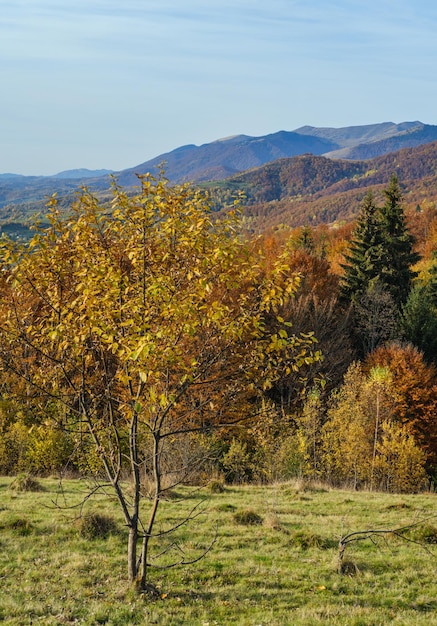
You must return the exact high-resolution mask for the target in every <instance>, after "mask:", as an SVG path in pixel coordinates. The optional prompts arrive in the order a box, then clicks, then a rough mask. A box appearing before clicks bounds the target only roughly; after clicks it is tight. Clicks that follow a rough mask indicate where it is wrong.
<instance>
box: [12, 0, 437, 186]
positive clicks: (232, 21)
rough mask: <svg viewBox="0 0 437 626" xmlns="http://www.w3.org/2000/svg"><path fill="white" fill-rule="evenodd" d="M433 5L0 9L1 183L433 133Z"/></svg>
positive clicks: (33, 3)
mask: <svg viewBox="0 0 437 626" xmlns="http://www.w3.org/2000/svg"><path fill="white" fill-rule="evenodd" d="M436 73H437V2H435V0H268V1H266V0H122V1H120V0H117V2H115V1H114V0H105V1H103V0H74V1H73V0H62V2H60V0H0V80H1V97H0V120H1V122H0V124H1V135H0V136H1V150H0V173H5V172H15V173H19V174H35V175H39V174H44V175H49V174H55V173H57V172H59V171H62V170H66V169H72V168H78V167H87V168H89V169H98V168H108V169H114V170H120V169H124V168H127V167H132V166H134V165H138V164H139V163H142V162H144V161H146V160H148V159H150V158H153V157H155V156H158V155H160V154H162V153H165V152H168V151H170V150H172V149H174V148H177V147H179V146H181V145H185V144H189V143H194V144H197V145H199V144H202V143H207V142H210V141H214V140H215V139H218V138H221V137H226V136H229V135H234V134H240V133H242V134H246V135H254V136H257V135H264V134H268V133H273V132H276V131H278V130H294V129H296V128H298V127H299V126H303V125H305V124H310V125H312V126H336V127H338V126H351V125H360V124H373V123H377V122H384V121H393V122H403V121H413V120H421V121H423V122H426V123H428V124H437V76H436Z"/></svg>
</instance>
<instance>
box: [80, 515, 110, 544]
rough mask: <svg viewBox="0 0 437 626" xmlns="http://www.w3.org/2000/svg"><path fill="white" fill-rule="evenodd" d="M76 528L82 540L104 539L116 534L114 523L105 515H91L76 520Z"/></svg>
mask: <svg viewBox="0 0 437 626" xmlns="http://www.w3.org/2000/svg"><path fill="white" fill-rule="evenodd" d="M75 525H76V528H77V530H78V532H79V535H80V536H81V537H83V538H84V539H106V538H107V537H108V536H109V535H114V534H117V533H118V526H117V524H116V522H115V521H114V520H113V519H112V518H111V517H108V516H107V515H100V514H99V513H91V514H89V515H84V516H83V517H79V518H78V519H77V520H76V523H75Z"/></svg>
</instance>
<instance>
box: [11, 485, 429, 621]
mask: <svg viewBox="0 0 437 626" xmlns="http://www.w3.org/2000/svg"><path fill="white" fill-rule="evenodd" d="M39 482H40V484H41V485H42V486H43V489H44V490H42V491H37V492H31V491H18V490H15V489H13V488H11V483H12V479H11V478H0V554H1V558H0V623H2V624H5V625H6V624H7V625H16V626H27V625H30V624H32V625H34V624H42V625H44V626H51V625H62V624H86V625H88V626H91V625H93V626H94V625H98V624H107V625H108V626H116V625H117V626H128V625H131V624H159V625H163V626H164V625H165V626H173V625H175V626H176V625H189V626H197V625H198V626H216V625H222V626H224V625H225V626H226V625H228V624H229V625H230V624H237V625H247V626H249V625H250V626H261V625H263V626H267V625H269V626H284V625H287V624H290V625H293V626H299V625H302V626H311V625H312V624H336V625H355V626H358V625H363V626H364V625H365V626H372V625H373V626H376V625H386V624H392V625H396V624H399V625H402V626H408V625H410V624H411V625H413V624H414V625H421V624H423V625H425V624H426V625H427V626H430V625H431V624H437V543H436V542H437V518H436V517H434V518H433V517H432V516H433V515H436V514H437V509H436V504H437V495H435V494H418V495H387V494H380V493H367V492H349V491H341V490H330V489H327V488H323V487H322V486H313V487H311V486H306V487H305V486H304V485H303V483H300V482H295V483H292V482H290V483H286V484H278V485H273V486H262V487H261V486H247V487H246V486H242V487H225V489H224V491H223V492H220V493H214V492H213V490H211V489H208V488H205V489H202V490H193V489H192V488H191V489H189V488H187V487H184V488H182V487H181V488H178V489H177V492H176V493H173V494H172V497H171V498H170V499H168V500H167V501H165V502H164V503H163V506H162V509H161V511H160V517H159V521H158V525H157V530H158V529H159V530H166V529H167V528H168V527H169V526H170V525H174V524H177V523H178V521H180V520H182V519H183V518H184V516H185V515H186V514H187V513H188V512H189V511H192V510H193V509H195V511H196V515H197V517H195V519H193V520H192V521H191V523H190V524H189V525H188V526H182V527H181V528H179V530H178V532H177V542H176V543H175V544H174V545H173V544H172V545H171V542H172V541H174V540H175V537H172V538H171V537H170V536H166V537H165V541H166V542H167V544H168V545H167V548H168V550H167V551H166V552H165V553H164V554H163V556H162V561H163V562H164V563H165V561H166V559H167V560H170V559H171V558H175V559H176V560H177V559H181V558H184V559H185V560H188V559H190V558H196V557H197V556H199V555H200V554H201V553H202V551H204V550H205V549H207V548H208V546H209V544H210V543H211V541H213V540H214V538H215V539H216V540H215V543H214V545H213V546H212V549H211V550H210V551H209V552H208V554H207V555H206V557H205V558H204V559H202V560H201V561H199V562H197V563H195V564H194V565H191V566H182V567H176V568H171V569H156V570H155V569H154V570H153V571H152V573H151V578H150V582H153V583H154V585H156V587H157V588H158V589H159V595H158V596H157V597H154V598H152V597H150V596H146V595H140V594H138V593H136V592H135V591H134V590H132V589H130V588H129V587H128V585H127V582H126V577H125V573H126V545H127V533H126V529H125V527H124V526H123V521H122V518H121V515H120V511H119V510H118V507H117V503H116V502H115V501H114V500H112V499H111V498H110V497H109V496H104V495H97V496H95V497H93V498H91V499H88V500H87V501H86V502H85V504H84V506H83V508H82V509H81V507H80V506H79V505H80V502H81V501H82V499H83V496H84V495H85V494H86V493H87V489H88V487H89V486H88V485H87V484H86V482H85V481H81V480H65V481H64V482H63V485H62V489H63V490H62V492H60V491H59V482H58V481H57V480H56V479H44V480H40V481H39ZM196 507H197V508H196ZM81 512H82V516H83V517H82V519H78V518H79V516H80V513H81ZM93 512H94V513H98V514H99V515H101V516H104V518H105V519H107V521H108V523H107V525H106V526H105V527H103V526H101V527H100V528H99V529H97V531H96V529H93V527H92V525H90V524H88V525H87V523H86V520H89V517H88V516H90V515H91V513H93ZM422 518H428V521H427V522H426V523H425V524H424V525H419V526H415V527H414V528H412V529H411V530H410V531H409V532H408V534H407V535H406V536H407V537H408V539H409V541H404V540H401V539H400V538H399V537H396V536H393V535H384V536H382V537H380V538H375V541H374V542H372V541H370V540H363V541H358V542H354V543H352V544H350V545H349V546H348V548H347V550H346V554H345V557H344V558H345V561H347V562H348V563H349V566H350V567H349V569H348V573H347V574H343V575H342V574H339V572H338V570H337V565H338V541H339V538H340V537H341V536H342V535H344V534H346V533H347V532H353V531H359V530H366V529H369V528H373V529H387V528H398V527H402V526H405V525H408V524H411V523H414V522H416V521H417V520H418V519H422ZM109 522H111V523H109ZM419 544H423V545H424V546H425V548H426V549H425V548H424V547H423V546H422V545H419ZM165 548H166V546H165V545H161V546H159V547H158V546H157V547H156V549H157V551H158V552H159V551H160V550H165Z"/></svg>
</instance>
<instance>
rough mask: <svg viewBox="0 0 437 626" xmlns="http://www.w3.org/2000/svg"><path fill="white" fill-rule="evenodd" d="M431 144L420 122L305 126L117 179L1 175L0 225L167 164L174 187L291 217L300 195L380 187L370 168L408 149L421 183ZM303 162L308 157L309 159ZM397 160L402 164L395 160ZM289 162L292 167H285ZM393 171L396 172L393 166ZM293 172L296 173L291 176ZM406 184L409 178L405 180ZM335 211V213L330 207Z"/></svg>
mask: <svg viewBox="0 0 437 626" xmlns="http://www.w3.org/2000/svg"><path fill="white" fill-rule="evenodd" d="M433 141H437V126H432V125H429V124H424V123H423V122H420V121H413V122H402V123H400V124H395V123H393V122H383V123H379V124H370V125H364V126H348V127H342V128H317V127H313V126H302V127H301V128H298V129H296V130H295V131H278V132H276V133H272V134H269V135H265V136H261V137H250V136H248V135H235V136H233V137H225V138H223V139H218V140H216V141H213V142H211V143H207V144H204V145H202V146H195V145H186V146H181V147H179V148H177V149H175V150H173V151H171V152H168V153H166V154H162V155H160V156H157V157H155V158H154V159H151V160H149V161H146V162H144V163H142V164H140V165H138V166H136V167H133V168H129V169H126V170H122V171H119V172H109V171H108V170H87V169H76V170H68V171H64V172H59V173H58V174H56V175H54V176H20V175H17V174H10V173H8V174H0V222H2V223H12V222H14V223H15V222H22V221H23V220H24V219H26V217H29V216H30V215H32V214H35V213H38V212H44V211H45V204H46V201H47V198H48V197H49V196H50V195H52V194H53V193H57V195H58V198H59V200H60V203H61V206H69V204H71V202H72V201H73V200H74V199H75V197H76V193H75V192H76V191H77V190H78V189H79V188H80V186H81V185H82V184H85V185H86V186H87V187H88V188H89V189H90V190H91V191H92V192H93V193H97V194H99V195H100V196H101V197H105V198H106V197H108V190H109V187H110V177H109V173H111V174H114V176H115V178H116V180H117V181H118V183H119V184H120V185H123V186H125V187H131V186H134V185H137V184H138V178H137V174H144V173H146V172H151V173H152V174H158V171H159V166H160V165H161V164H164V169H165V175H166V177H167V178H168V179H169V180H170V181H171V182H184V181H190V182H194V183H201V184H206V183H208V184H210V185H214V183H215V182H217V181H222V182H220V185H219V186H220V187H221V189H223V190H226V193H227V194H228V196H229V194H230V193H231V190H232V189H239V188H241V185H242V186H243V188H246V191H247V194H248V199H249V201H250V203H251V204H252V205H253V206H255V204H257V203H260V206H261V205H263V206H265V204H266V203H269V202H271V201H275V202H280V203H282V204H283V205H284V211H287V210H288V209H286V208H285V206H286V205H287V203H288V204H289V203H290V200H289V198H293V202H300V200H299V196H302V197H303V198H305V199H306V200H305V202H307V203H308V202H309V203H312V202H313V200H315V198H314V197H312V196H311V194H315V195H316V196H318V195H323V194H324V193H325V191H324V189H326V190H328V189H329V190H330V193H331V195H332V193H333V189H334V188H333V187H332V185H334V186H335V185H340V186H341V185H343V186H346V187H348V189H353V188H354V186H357V183H356V181H357V180H358V181H361V182H360V183H359V184H358V187H360V185H361V184H364V185H366V184H373V183H376V178H378V177H377V176H375V175H374V173H372V168H373V169H374V168H375V167H376V168H380V169H381V171H383V170H384V167H385V166H383V164H382V162H380V161H375V162H374V163H373V160H374V159H378V158H379V157H382V156H387V158H388V162H390V155H398V153H399V150H401V151H403V152H404V151H405V149H406V148H409V149H410V150H411V153H410V152H408V150H407V152H406V153H405V154H404V153H403V156H402V161H403V162H404V161H405V159H406V160H407V161H408V162H409V163H414V164H415V165H408V166H407V170H408V171H411V170H412V169H414V167H415V168H416V170H417V172H419V177H420V176H422V177H423V176H424V174H423V171H422V170H423V168H424V165H423V163H422V162H421V161H420V158H419V156H418V155H419V153H420V150H419V148H420V146H423V145H426V146H428V145H433V144H432V142H433ZM436 145H437V144H436ZM418 150H419V151H418ZM416 151H418V152H416ZM425 152H426V151H425ZM426 154H428V153H426ZM302 155H306V156H305V158H304V157H303V156H302ZM393 158H394V159H398V157H397V156H394V157H393ZM290 159H291V160H292V163H287V160H288V161H290ZM293 159H294V160H293ZM433 159H434V160H433V161H432V163H431V167H434V169H435V162H436V160H437V153H436V152H435V149H434V152H433ZM390 167H392V169H393V170H395V169H396V167H395V164H394V163H392V165H391V166H390ZM260 168H261V169H260ZM264 168H265V169H264ZM290 168H291V170H293V172H294V173H293V174H290V171H291V170H290ZM369 168H370V169H369ZM256 169H258V170H259V171H257V172H256V173H255V175H254V176H255V178H256V179H257V180H258V183H259V181H263V182H262V184H258V183H254V182H253V180H252V178H253V177H252V172H254V171H255V170H256ZM425 169H426V168H425ZM350 172H352V173H351V174H349V173H350ZM384 172H385V170H384ZM427 175H428V174H427ZM239 177H242V178H241V179H240V178H239ZM251 177H252V178H251ZM354 177H355V178H354ZM400 178H401V179H402V178H403V177H402V175H401V174H400ZM409 178H411V177H409ZM334 179H335V180H334ZM411 180H413V179H412V178H411ZM248 181H249V182H248ZM284 181H286V182H285V187H284ZM316 183H317V184H316ZM376 184H378V183H376ZM287 185H288V187H287ZM430 185H431V183H430ZM358 187H357V188H358ZM218 196H220V194H218ZM287 199H288V200H287ZM329 204H330V206H331V204H332V202H331V200H330V201H329ZM270 208H271V207H270ZM270 208H269V210H270ZM262 210H263V211H264V210H265V209H264V208H263V209H262ZM255 212H256V211H255ZM304 213H306V210H305V211H303V213H302V214H304ZM328 214H329V215H328ZM335 215H337V209H336V208H335V207H334V208H333V209H332V210H331V209H329V211H327V212H326V211H325V217H323V218H322V221H329V219H328V218H329V216H334V217H333V219H336V218H335ZM317 219H319V218H318V217H317Z"/></svg>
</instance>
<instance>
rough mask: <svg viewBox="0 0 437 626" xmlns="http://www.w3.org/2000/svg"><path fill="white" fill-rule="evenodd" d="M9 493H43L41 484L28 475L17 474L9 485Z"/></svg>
mask: <svg viewBox="0 0 437 626" xmlns="http://www.w3.org/2000/svg"><path fill="white" fill-rule="evenodd" d="M9 489H10V490H11V491H20V492H27V491H31V492H38V491H44V487H43V486H42V485H41V483H40V482H39V481H38V480H36V479H35V478H33V477H32V476H31V475H30V474H18V476H16V477H15V478H14V480H13V481H12V482H11V484H10V485H9Z"/></svg>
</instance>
